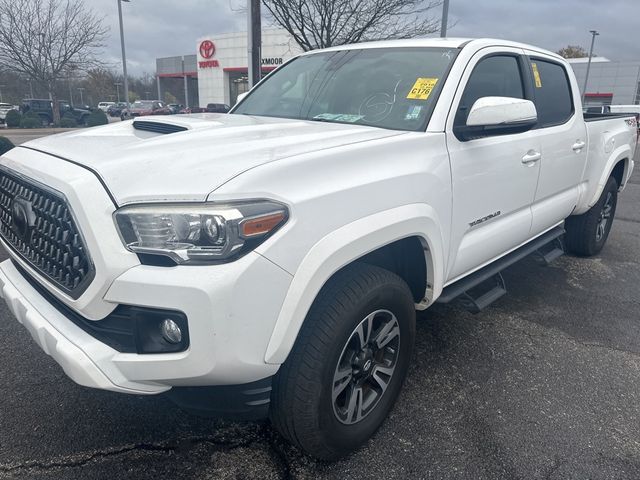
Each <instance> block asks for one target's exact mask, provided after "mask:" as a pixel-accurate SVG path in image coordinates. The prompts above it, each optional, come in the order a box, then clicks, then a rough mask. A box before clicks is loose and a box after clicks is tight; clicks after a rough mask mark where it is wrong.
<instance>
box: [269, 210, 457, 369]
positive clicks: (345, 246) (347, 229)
mask: <svg viewBox="0 0 640 480" xmlns="http://www.w3.org/2000/svg"><path fill="white" fill-rule="evenodd" d="M442 233H443V232H442V225H441V223H440V221H439V219H438V216H437V214H436V212H435V211H434V210H433V209H432V208H431V207H430V206H428V205H424V204H411V205H405V206H402V207H397V208H394V209H391V210H386V211H383V212H379V213H376V214H374V215H371V216H368V217H365V218H362V219H359V220H356V221H355V222H353V223H350V224H347V225H345V226H343V227H341V228H339V229H337V230H335V231H333V232H331V233H330V234H328V235H326V236H325V237H324V238H322V239H321V240H320V241H319V242H317V243H316V244H315V245H314V246H313V247H312V248H311V249H310V250H309V252H308V253H307V255H306V256H305V258H304V259H303V260H302V262H301V264H300V266H299V267H298V269H297V270H296V273H295V275H294V277H293V280H292V282H291V285H290V286H289V290H288V292H287V294H286V296H285V299H284V302H283V305H282V308H281V310H280V314H279V316H278V319H277V321H276V324H275V327H274V330H273V333H272V335H271V339H270V341H269V344H268V346H267V350H266V353H265V362H266V363H271V364H281V363H283V362H284V361H285V360H286V358H287V356H288V355H289V352H290V351H291V349H292V348H293V345H294V343H295V340H296V338H297V336H298V332H299V331H300V328H301V327H302V324H303V323H304V320H305V318H306V316H307V313H308V311H309V309H310V308H311V305H312V304H313V301H314V300H315V298H316V297H317V295H318V293H320V290H321V289H322V287H323V286H324V285H325V284H326V283H327V282H328V281H330V279H331V278H332V277H333V276H334V275H335V274H336V273H337V272H339V271H340V270H342V269H343V268H344V267H346V266H347V265H350V264H352V263H354V262H366V263H372V264H374V265H378V266H383V268H384V265H385V264H386V265H389V262H390V261H391V263H392V264H393V263H394V261H395V262H397V265H400V268H396V272H394V273H398V274H399V275H400V276H401V277H402V278H403V279H405V281H407V280H409V282H410V283H409V282H408V283H409V286H410V289H411V291H412V293H413V294H414V298H417V297H420V294H419V289H421V288H424V289H423V290H422V297H423V298H425V299H426V300H427V303H431V302H433V301H434V300H435V299H436V298H437V296H438V295H440V293H441V292H442V286H443V283H444V281H443V280H444V267H445V266H444V250H443V238H442ZM420 249H421V251H422V257H421V258H420V260H421V264H423V265H424V269H423V270H422V268H421V270H422V271H423V272H424V273H425V279H424V281H423V282H422V283H421V282H420V280H417V279H415V278H413V277H412V276H411V275H412V274H408V273H407V270H406V268H407V266H408V265H407V263H406V262H407V261H415V259H416V252H417V251H418V250H420ZM405 250H406V251H405ZM398 252H399V253H398ZM396 255H399V256H396ZM403 255H404V257H403ZM403 262H404V264H403ZM392 271H393V270H392ZM420 300H421V299H420V298H419V299H418V300H417V301H416V302H417V303H418V302H419V301H420Z"/></svg>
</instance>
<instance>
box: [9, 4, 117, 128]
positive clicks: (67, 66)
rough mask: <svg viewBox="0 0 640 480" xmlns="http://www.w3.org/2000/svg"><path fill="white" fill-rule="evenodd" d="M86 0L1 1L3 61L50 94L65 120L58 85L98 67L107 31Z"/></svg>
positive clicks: (56, 116)
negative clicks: (97, 55) (71, 74)
mask: <svg viewBox="0 0 640 480" xmlns="http://www.w3.org/2000/svg"><path fill="white" fill-rule="evenodd" d="M102 23H103V22H102V19H100V18H98V17H97V16H96V15H95V14H94V13H93V12H92V11H91V10H90V9H87V7H86V6H85V5H84V1H83V0H0V64H4V66H5V67H6V68H7V69H9V70H12V71H14V72H16V73H18V74H23V75H26V76H28V77H29V78H31V79H33V80H34V81H35V82H37V83H39V84H40V85H41V86H42V87H43V88H45V89H46V91H47V92H49V96H50V98H51V100H52V103H53V121H54V123H55V124H59V123H60V109H59V108H58V99H57V94H56V84H57V83H58V82H59V81H60V80H62V79H64V78H65V75H66V72H68V71H83V70H86V69H87V68H89V67H90V66H92V65H95V64H96V62H95V56H94V55H95V52H96V49H98V48H100V47H102V46H103V44H102V42H103V41H104V39H105V36H106V34H107V32H108V29H107V28H106V27H104V26H103V25H102Z"/></svg>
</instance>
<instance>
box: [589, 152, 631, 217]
mask: <svg viewBox="0 0 640 480" xmlns="http://www.w3.org/2000/svg"><path fill="white" fill-rule="evenodd" d="M632 158H633V152H632V151H631V147H629V145H622V146H620V147H618V148H617V149H616V150H614V152H613V153H612V154H611V156H610V157H609V160H608V161H607V164H606V166H605V168H604V171H603V173H602V175H601V176H600V179H599V181H598V184H597V188H596V191H595V194H594V195H593V197H591V198H590V199H589V203H588V208H591V207H593V206H594V205H595V204H596V203H598V200H599V199H600V195H602V191H603V190H604V187H605V186H606V184H607V181H608V180H609V177H610V176H611V174H612V173H613V169H614V168H615V166H616V165H617V164H618V162H620V161H621V160H625V166H624V176H623V178H625V179H626V178H627V175H628V173H629V165H630V163H629V162H630V161H631V159H632ZM618 187H622V185H618Z"/></svg>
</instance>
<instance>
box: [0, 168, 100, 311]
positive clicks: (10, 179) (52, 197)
mask: <svg viewBox="0 0 640 480" xmlns="http://www.w3.org/2000/svg"><path fill="white" fill-rule="evenodd" d="M0 235H1V236H2V238H3V239H4V241H5V242H6V243H7V244H8V245H9V247H11V248H12V249H13V251H14V252H16V253H17V254H18V255H19V256H20V257H21V258H22V259H23V260H24V261H26V262H27V263H28V264H29V265H31V266H32V267H33V268H34V269H35V270H37V271H38V272H39V273H40V274H41V275H43V276H44V277H45V278H46V279H47V280H49V281H50V282H52V283H53V284H54V285H56V286H57V287H58V288H60V289H61V290H62V291H63V292H65V293H66V294H68V295H69V296H71V297H72V298H74V299H75V298H78V297H79V296H80V295H81V294H82V292H84V291H85V290H86V288H87V287H88V286H89V284H90V283H91V280H93V277H94V274H95V271H94V268H93V264H92V262H91V258H90V257H89V253H88V251H87V248H86V246H85V244H84V241H83V239H82V235H81V234H80V231H79V230H78V227H77V225H76V223H75V220H74V218H73V215H72V213H71V210H70V208H69V206H68V204H67V201H66V199H65V197H64V195H63V194H61V193H59V192H57V191H55V190H53V189H51V188H49V187H46V186H45V185H42V184H40V183H38V182H36V181H34V180H31V179H28V178H26V177H23V176H22V175H19V174H17V173H13V172H9V171H7V170H5V169H0Z"/></svg>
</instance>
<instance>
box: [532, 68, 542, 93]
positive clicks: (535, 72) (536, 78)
mask: <svg viewBox="0 0 640 480" xmlns="http://www.w3.org/2000/svg"><path fill="white" fill-rule="evenodd" d="M531 69H532V70H533V80H534V81H535V82H536V88H542V80H541V79H540V72H539V71H538V65H537V64H535V63H533V62H531Z"/></svg>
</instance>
